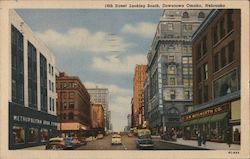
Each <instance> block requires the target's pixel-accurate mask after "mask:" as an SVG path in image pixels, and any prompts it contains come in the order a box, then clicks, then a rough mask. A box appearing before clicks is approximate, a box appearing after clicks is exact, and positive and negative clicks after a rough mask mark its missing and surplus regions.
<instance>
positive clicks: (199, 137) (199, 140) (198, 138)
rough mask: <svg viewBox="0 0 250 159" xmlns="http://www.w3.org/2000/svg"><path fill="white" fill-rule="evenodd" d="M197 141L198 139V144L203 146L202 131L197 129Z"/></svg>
mask: <svg viewBox="0 0 250 159" xmlns="http://www.w3.org/2000/svg"><path fill="white" fill-rule="evenodd" d="M197 141H198V146H201V133H200V131H197Z"/></svg>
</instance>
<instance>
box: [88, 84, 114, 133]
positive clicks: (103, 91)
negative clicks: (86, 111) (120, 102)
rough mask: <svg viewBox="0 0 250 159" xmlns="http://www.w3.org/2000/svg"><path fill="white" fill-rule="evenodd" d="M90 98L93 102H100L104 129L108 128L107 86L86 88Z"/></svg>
mask: <svg viewBox="0 0 250 159" xmlns="http://www.w3.org/2000/svg"><path fill="white" fill-rule="evenodd" d="M87 90H88V92H89V95H90V100H91V102H93V103H101V104H102V105H103V108H104V120H105V130H110V121H109V120H108V118H107V114H108V110H109V90H108V89H107V88H98V87H96V88H88V89H87Z"/></svg>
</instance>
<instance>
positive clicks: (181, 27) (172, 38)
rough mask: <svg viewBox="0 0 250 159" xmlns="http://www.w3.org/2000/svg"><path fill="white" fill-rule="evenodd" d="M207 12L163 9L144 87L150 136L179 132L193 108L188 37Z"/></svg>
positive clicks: (190, 54) (149, 57)
mask: <svg viewBox="0 0 250 159" xmlns="http://www.w3.org/2000/svg"><path fill="white" fill-rule="evenodd" d="M209 12H210V11H209V10H170V9H169V10H164V12H163V14H162V17H161V18H160V22H159V24H158V26H157V30H156V33H155V37H154V39H153V42H152V45H151V49H150V51H149V52H148V64H147V74H148V78H147V81H146V84H145V85H144V87H145V88H146V89H148V90H145V91H146V93H147V94H146V95H147V98H148V99H145V100H146V102H147V103H146V104H147V107H148V108H146V109H147V111H148V113H147V117H148V119H147V121H149V126H150V128H151V129H152V132H153V133H163V132H164V131H167V130H170V129H172V128H175V129H179V128H180V124H181V113H183V112H185V111H186V109H187V108H186V107H187V106H189V105H192V92H193V91H192V84H193V81H192V76H193V75H192V72H193V71H192V44H191V36H192V34H193V33H194V31H195V30H196V29H197V27H198V26H199V25H200V23H201V22H202V21H203V20H204V18H205V17H206V16H207V14H208V13H209Z"/></svg>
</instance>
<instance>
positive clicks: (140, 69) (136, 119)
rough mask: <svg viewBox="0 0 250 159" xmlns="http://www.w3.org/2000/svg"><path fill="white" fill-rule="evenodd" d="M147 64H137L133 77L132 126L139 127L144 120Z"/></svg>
mask: <svg viewBox="0 0 250 159" xmlns="http://www.w3.org/2000/svg"><path fill="white" fill-rule="evenodd" d="M145 73H146V65H136V67H135V72H134V78H133V105H132V118H133V119H132V121H133V123H132V127H138V126H141V125H142V124H143V121H144V81H145V78H146V75H145Z"/></svg>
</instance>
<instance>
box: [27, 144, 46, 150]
mask: <svg viewBox="0 0 250 159" xmlns="http://www.w3.org/2000/svg"><path fill="white" fill-rule="evenodd" d="M22 150H45V145H41V146H33V147H27V148H23V149H22Z"/></svg>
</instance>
